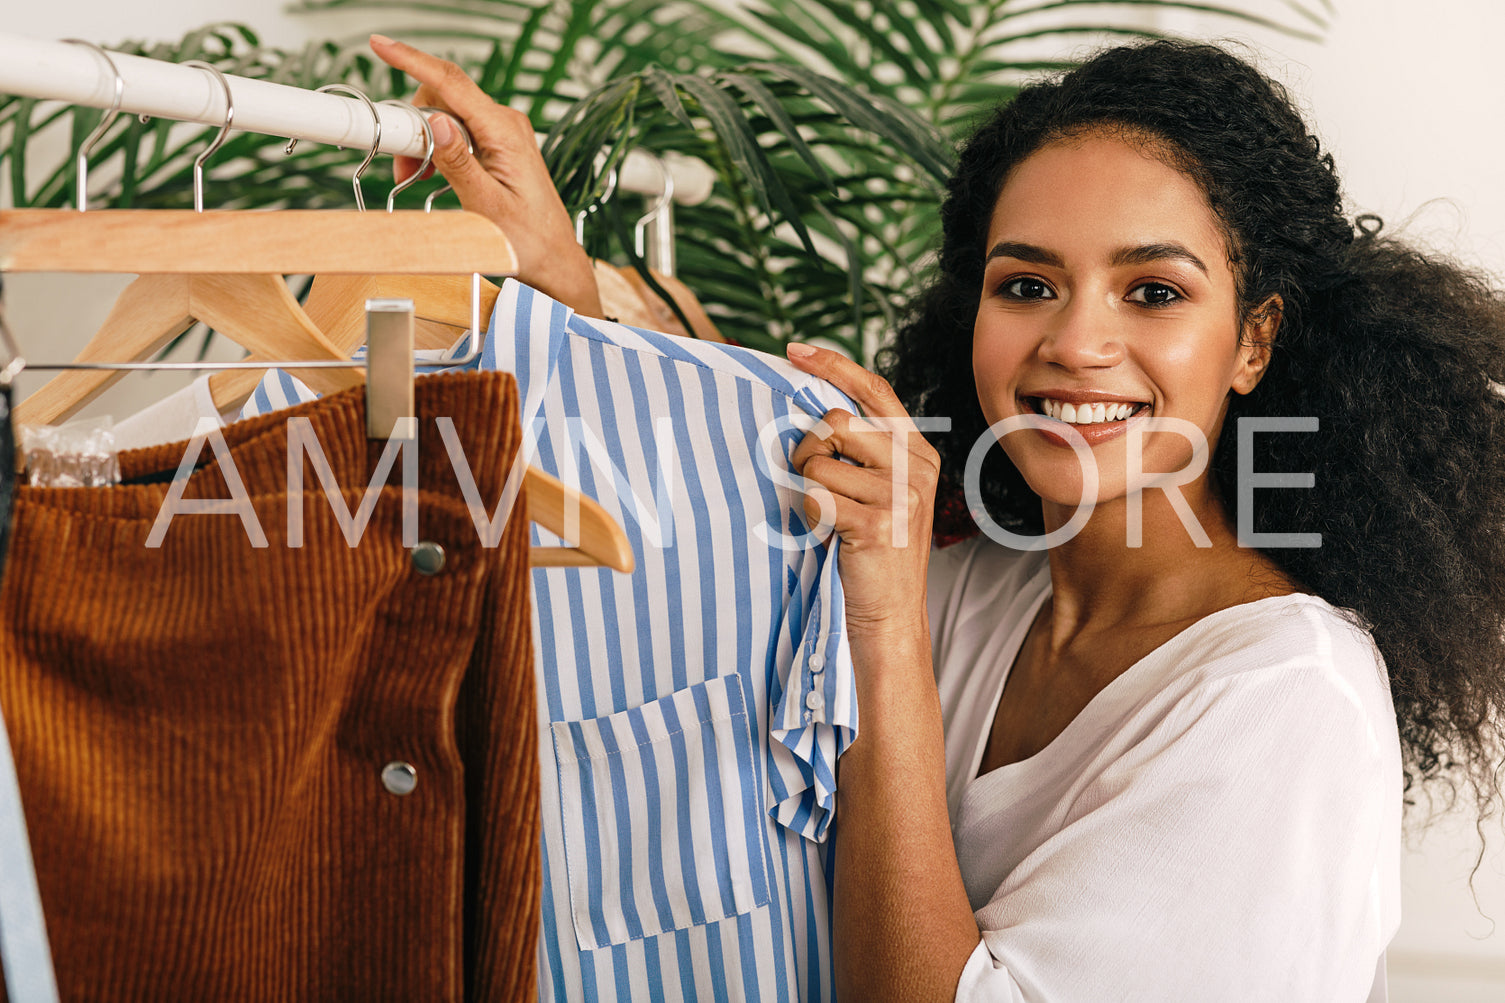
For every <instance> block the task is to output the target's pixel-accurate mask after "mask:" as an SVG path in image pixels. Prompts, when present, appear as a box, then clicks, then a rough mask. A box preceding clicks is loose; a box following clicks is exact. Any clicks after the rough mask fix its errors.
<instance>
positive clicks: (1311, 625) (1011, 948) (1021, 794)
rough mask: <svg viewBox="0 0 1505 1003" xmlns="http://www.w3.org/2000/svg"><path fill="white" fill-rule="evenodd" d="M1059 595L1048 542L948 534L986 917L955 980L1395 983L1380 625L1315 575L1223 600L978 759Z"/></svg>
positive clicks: (958, 771) (979, 889)
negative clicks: (1031, 742) (1028, 739)
mask: <svg viewBox="0 0 1505 1003" xmlns="http://www.w3.org/2000/svg"><path fill="white" fill-rule="evenodd" d="M1049 594H1050V568H1049V563H1048V561H1047V560H1046V557H1045V555H1044V554H1043V553H1034V554H1025V553H1020V552H1018V551H1012V550H1008V549H1006V548H1004V547H1001V546H999V545H997V544H995V543H992V542H991V541H989V540H986V539H983V538H979V539H976V540H973V541H970V542H968V543H964V544H959V545H956V546H953V547H950V548H947V549H945V550H939V551H935V552H934V553H932V555H931V568H930V626H931V633H932V636H933V637H934V639H935V651H934V655H935V671H936V681H937V684H938V686H939V689H940V697H941V708H942V712H943V714H944V717H945V726H946V783H947V796H948V798H947V799H948V803H949V805H950V811H951V828H952V834H953V837H954V839H955V844H956V852H957V857H958V859H959V861H960V863H961V870H962V877H963V880H964V881H965V883H966V888H967V894H968V896H969V897H970V899H971V904H972V908H973V910H974V911H975V914H976V917H977V923H978V926H979V927H980V928H981V930H982V931H983V942H982V943H981V944H980V945H979V946H978V948H977V950H976V951H975V952H974V953H973V954H972V957H971V958H970V959H969V960H968V962H967V966H966V969H965V970H964V971H963V973H962V976H961V980H960V983H959V985H958V986H957V993H956V998H957V1000H958V1001H967V1003H971V1001H983V1000H987V1001H1005V1000H1007V1001H1030V1003H1067V1001H1081V1003H1108V1001H1114V1000H1144V1001H1154V1003H1172V1001H1183V1000H1184V1001H1187V1003H1225V1001H1245V1000H1270V1001H1279V1003H1302V1001H1311V1003H1342V1001H1354V1003H1362V1001H1365V1000H1366V999H1367V1000H1368V1001H1370V1003H1380V1001H1383V1000H1384V999H1385V964H1384V961H1385V958H1384V951H1385V946H1386V944H1388V943H1389V941H1390V939H1391V937H1393V936H1394V934H1395V931H1396V928H1397V927H1398V926H1399V923H1400V837H1401V797H1402V768H1401V752H1400V740H1399V736H1398V733H1397V728H1396V721H1395V710H1394V707H1393V705H1392V703H1391V699H1390V689H1389V683H1388V678H1387V675H1386V672H1385V665H1384V662H1383V660H1382V659H1381V657H1380V654H1379V652H1378V650H1377V649H1376V648H1375V646H1374V643H1373V641H1372V640H1371V638H1370V636H1369V635H1368V633H1366V632H1365V631H1363V630H1361V629H1359V628H1358V627H1356V626H1354V625H1353V624H1352V623H1351V622H1350V620H1349V619H1348V618H1347V617H1346V616H1345V615H1344V614H1342V613H1340V612H1339V611H1338V610H1336V609H1334V608H1333V607H1332V606H1330V605H1328V604H1327V603H1326V602H1324V601H1323V600H1321V599H1319V598H1317V597H1315V596H1310V595H1300V594H1297V595H1290V596H1280V597H1275V598H1269V599H1262V600H1259V601H1257V602H1252V603H1247V604H1245V605H1241V606H1235V607H1232V608H1230V609H1225V610H1222V611H1220V612H1217V613H1214V614H1212V615H1211V616H1208V617H1205V618H1204V619H1202V620H1200V621H1198V622H1197V623H1195V624H1193V625H1192V626H1191V627H1188V628H1187V629H1186V630H1184V631H1182V632H1181V633H1180V634H1177V635H1176V636H1175V637H1174V638H1172V639H1171V640H1169V641H1167V642H1166V643H1165V644H1162V645H1161V646H1160V647H1159V648H1156V649H1155V650H1154V651H1152V652H1150V654H1148V655H1146V656H1145V657H1144V658H1142V659H1140V660H1139V661H1138V662H1136V663H1134V664H1133V665H1132V666H1130V667H1129V668H1128V669H1127V670H1126V671H1124V672H1123V673H1122V674H1121V675H1120V676H1118V678H1116V679H1114V680H1113V681H1112V682H1111V683H1109V684H1108V685H1107V686H1106V687H1105V688H1104V689H1103V690H1102V691H1101V692H1100V693H1098V695H1097V696H1096V697H1094V698H1093V699H1092V701H1091V702H1090V703H1089V704H1088V705H1087V706H1086V708H1085V709H1083V710H1082V712H1081V713H1080V714H1078V715H1077V717H1076V718H1075V719H1074V720H1073V721H1072V722H1071V723H1070V724H1069V725H1068V726H1067V727H1066V729H1065V730H1064V731H1063V732H1062V733H1061V734H1060V735H1058V736H1057V737H1056V739H1055V740H1054V741H1052V742H1051V743H1050V744H1049V745H1048V746H1046V748H1044V749H1043V750H1041V751H1040V752H1039V753H1037V754H1035V755H1033V756H1031V757H1029V758H1028V759H1024V760H1021V761H1020V762H1017V763H1012V764H1010V765H1007V766H1004V767H1002V768H1001V769H997V770H993V771H992V772H990V773H988V774H986V775H984V776H981V777H979V776H977V768H978V765H979V764H980V763H981V761H982V756H983V751H984V748H985V746H986V745H987V741H988V737H989V732H990V730H991V728H992V723H993V717H994V714H995V713H996V711H997V708H998V701H999V697H1000V696H1001V695H1002V693H1003V685H1004V681H1005V679H1006V678H1007V676H1008V672H1009V669H1010V667H1011V666H1012V664H1013V661H1014V657H1015V655H1016V654H1017V653H1018V651H1019V648H1020V645H1021V644H1022V643H1023V640H1024V636H1025V634H1026V632H1027V631H1028V629H1029V626H1030V623H1031V622H1032V620H1033V619H1034V616H1035V613H1036V612H1037V611H1038V610H1039V608H1040V605H1041V603H1042V602H1044V600H1045V598H1046V596H1048V595H1049Z"/></svg>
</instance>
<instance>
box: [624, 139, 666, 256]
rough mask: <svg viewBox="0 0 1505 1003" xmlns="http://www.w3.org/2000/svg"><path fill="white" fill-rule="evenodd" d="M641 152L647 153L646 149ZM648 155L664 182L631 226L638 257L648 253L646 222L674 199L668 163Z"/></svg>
mask: <svg viewBox="0 0 1505 1003" xmlns="http://www.w3.org/2000/svg"><path fill="white" fill-rule="evenodd" d="M643 152H644V153H648V151H646V150H644V151H643ZM648 156H649V158H651V159H652V160H653V166H654V167H657V168H658V173H659V175H660V176H661V177H662V178H663V181H664V183H663V185H662V190H661V191H660V192H659V193H658V196H657V197H656V198H655V199H654V200H653V206H652V208H650V209H649V210H648V211H647V212H645V213H644V214H643V215H642V218H640V219H639V220H638V221H637V223H636V224H634V225H633V228H632V246H633V248H634V249H635V250H636V251H637V255H638V257H640V258H646V257H647V254H648V224H649V223H652V222H653V221H654V220H656V219H658V218H659V217H660V216H662V215H664V210H665V208H666V207H667V206H668V205H669V203H671V202H673V201H674V175H673V174H670V173H669V165H668V164H666V163H665V162H664V158H663V157H660V156H659V155H658V154H656V153H648Z"/></svg>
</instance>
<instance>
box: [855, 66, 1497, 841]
mask: <svg viewBox="0 0 1505 1003" xmlns="http://www.w3.org/2000/svg"><path fill="white" fill-rule="evenodd" d="M1103 130H1107V131H1108V132H1109V133H1110V134H1112V135H1116V136H1120V137H1122V138H1124V139H1126V140H1127V141H1130V142H1133V143H1136V144H1138V145H1139V146H1140V147H1141V148H1142V149H1144V150H1145V152H1146V153H1149V154H1150V155H1154V156H1158V157H1161V158H1162V159H1163V160H1164V161H1165V162H1167V163H1169V164H1170V165H1171V166H1174V167H1175V168H1177V169H1178V170H1181V171H1182V172H1183V173H1185V174H1186V175H1187V176H1189V177H1191V178H1192V179H1193V180H1195V181H1196V182H1197V183H1198V185H1199V186H1200V187H1201V189H1202V191H1203V192H1204V193H1205V195H1206V197H1207V200H1208V203H1209V205H1210V206H1211V208H1212V210H1213V213H1214V216H1215V219H1216V220H1217V221H1218V223H1219V225H1220V227H1221V229H1222V232H1223V235H1224V239H1225V242H1226V245H1227V249H1228V256H1229V261H1230V264H1231V266H1232V268H1233V272H1234V276H1235V283H1236V291H1237V297H1238V311H1239V316H1238V320H1239V322H1240V329H1241V330H1242V329H1243V322H1245V321H1247V320H1248V319H1249V318H1250V317H1251V316H1253V315H1254V314H1255V312H1256V311H1258V310H1260V309H1261V308H1263V307H1264V305H1265V304H1267V303H1268V302H1269V301H1270V297H1272V296H1275V295H1278V296H1279V297H1280V301H1281V304H1282V305H1281V308H1280V313H1281V317H1280V322H1279V327H1278V333H1277V335H1276V338H1275V344H1274V351H1273V354H1272V357H1271V361H1270V364H1269V367H1268V370H1267V372H1266V374H1265V377H1264V378H1263V380H1261V381H1260V383H1259V384H1258V386H1257V388H1256V389H1255V390H1254V392H1252V393H1250V394H1248V395H1247V396H1238V395H1231V400H1230V403H1229V408H1228V413H1227V417H1226V419H1225V421H1224V424H1223V429H1222V433H1221V435H1220V438H1219V441H1218V442H1217V444H1216V446H1215V449H1214V453H1213V461H1212V463H1213V467H1212V476H1213V482H1214V486H1215V488H1216V489H1217V490H1218V492H1219V494H1220V496H1221V497H1222V498H1223V499H1235V498H1237V492H1236V477H1237V460H1238V450H1237V435H1238V431H1237V428H1238V418H1239V417H1241V416H1316V417H1317V418H1318V420H1319V422H1320V430H1321V431H1320V434H1280V435H1274V434H1271V435H1260V436H1256V437H1255V440H1254V441H1255V443H1256V449H1257V452H1256V455H1255V456H1254V469H1255V470H1260V471H1296V472H1300V471H1309V472H1314V473H1315V477H1316V485H1315V487H1314V488H1312V489H1310V490H1265V491H1259V492H1256V499H1257V508H1256V512H1255V517H1254V518H1255V522H1256V526H1255V528H1256V530H1257V531H1261V532H1302V533H1311V532H1320V533H1321V535H1322V540H1321V546H1320V547H1319V548H1315V549H1285V548H1282V549H1270V550H1267V551H1265V553H1267V555H1268V556H1269V557H1270V558H1271V559H1272V560H1273V561H1275V563H1276V564H1278V565H1279V566H1280V567H1281V568H1282V569H1283V570H1284V571H1285V573H1286V574H1287V575H1288V576H1289V577H1290V578H1291V579H1292V580H1294V581H1296V582H1298V583H1300V585H1301V587H1302V588H1303V589H1305V590H1307V591H1310V592H1312V593H1314V594H1316V595H1319V596H1321V597H1322V598H1324V599H1326V600H1327V601H1328V602H1329V603H1331V604H1333V605H1334V606H1336V607H1339V608H1342V609H1346V610H1349V611H1351V613H1352V614H1353V615H1355V616H1356V617H1357V618H1358V620H1359V621H1360V622H1361V623H1362V624H1363V625H1364V626H1365V627H1367V628H1368V629H1369V631H1370V632H1371V634H1372V635H1373V637H1374V639H1375V642H1376V643H1377V645H1378V647H1379V649H1380V651H1381V653H1382V654H1383V655H1384V658H1385V662H1386V665H1387V667H1388V669H1389V675H1390V685H1391V690H1392V693H1393V697H1394V703H1395V710H1396V715H1397V718H1398V722H1399V726H1400V735H1401V741H1402V746H1403V750H1404V754H1405V763H1406V777H1405V784H1406V790H1407V792H1408V794H1414V793H1415V791H1414V790H1413V788H1414V787H1415V785H1417V784H1419V783H1423V782H1425V781H1430V780H1432V779H1437V778H1444V777H1446V778H1448V779H1449V780H1452V781H1456V780H1462V781H1464V782H1465V783H1466V784H1468V785H1469V786H1470V787H1471V788H1472V791H1473V794H1474V795H1475V799H1476V801H1477V804H1478V808H1479V812H1480V817H1481V818H1482V817H1484V816H1486V815H1488V814H1489V813H1490V812H1491V810H1492V809H1493V808H1494V806H1495V805H1496V798H1497V795H1498V790H1499V786H1498V782H1497V780H1496V778H1495V775H1494V769H1495V766H1496V764H1497V763H1498V757H1499V754H1500V751H1501V741H1500V739H1501V731H1502V727H1501V715H1500V710H1501V707H1502V703H1505V574H1502V572H1505V397H1502V396H1501V389H1502V388H1501V386H1500V384H1501V383H1505V297H1502V294H1501V292H1500V291H1499V289H1498V288H1497V287H1495V286H1494V285H1493V284H1492V283H1491V282H1490V281H1489V280H1488V279H1487V278H1486V277H1484V276H1482V275H1480V274H1476V273H1473V272H1470V271H1468V270H1466V269H1464V268H1462V267H1460V266H1458V265H1456V264H1454V263H1452V262H1449V261H1446V260H1442V259H1440V258H1438V257H1435V256H1428V255H1426V254H1423V253H1420V252H1418V251H1417V250H1414V249H1412V248H1410V247H1407V246H1406V245H1405V244H1403V243H1401V242H1399V241H1397V240H1395V239H1393V238H1392V237H1390V236H1389V235H1385V236H1381V235H1379V233H1378V229H1379V227H1378V225H1377V224H1378V220H1377V219H1375V218H1373V217H1360V219H1359V220H1358V225H1357V226H1356V224H1355V223H1353V222H1350V221H1349V220H1348V219H1347V218H1346V217H1345V215H1344V211H1343V200H1342V195H1341V192H1340V189H1339V184H1338V179H1337V177H1336V174H1335V172H1334V167H1333V159H1332V156H1331V155H1330V154H1327V153H1324V152H1323V151H1322V149H1321V147H1320V145H1319V143H1318V141H1317V139H1316V137H1315V136H1313V135H1312V133H1311V132H1310V131H1309V130H1308V128H1307V127H1306V124H1305V123H1304V122H1303V121H1302V118H1301V116H1300V114H1299V113H1298V112H1297V111H1296V110H1295V109H1294V107H1293V106H1292V103H1291V100H1290V97H1289V96H1288V95H1287V93H1286V92H1285V90H1284V88H1282V87H1281V86H1280V85H1279V84H1277V83H1275V82H1274V81H1272V80H1270V79H1269V78H1268V77H1266V76H1265V75H1264V74H1262V73H1261V72H1260V71H1259V70H1257V69H1256V68H1255V67H1253V66H1252V65H1250V64H1249V63H1248V62H1246V61H1244V60H1242V59H1240V58H1238V57H1237V56H1235V55H1233V54H1231V53H1229V52H1227V51H1225V50H1223V49H1221V48H1218V47H1216V46H1212V45H1207V44H1199V43H1192V42H1186V41H1163V40H1162V41H1155V42H1152V43H1141V44H1134V45H1126V46H1120V47H1116V48H1112V49H1108V50H1105V51H1103V52H1101V53H1099V54H1097V55H1096V56H1094V57H1093V58H1092V59H1090V60H1089V61H1087V62H1086V63H1084V64H1083V65H1081V66H1080V67H1078V68H1076V69H1074V70H1072V71H1071V72H1069V73H1066V74H1065V75H1062V76H1059V77H1057V78H1054V79H1051V80H1048V81H1045V82H1041V83H1038V84H1033V85H1030V86H1028V87H1025V88H1024V89H1022V90H1021V91H1020V92H1019V93H1018V95H1017V96H1016V97H1015V98H1014V99H1013V101H1012V102H1010V103H1008V104H1007V105H1004V106H1003V107H1001V108H999V109H997V110H996V111H994V112H993V113H992V114H991V116H990V117H989V118H987V120H986V121H985V122H984V123H983V124H982V125H981V127H980V128H979V129H977V131H976V132H975V134H974V135H973V136H972V137H971V139H970V140H968V141H967V142H966V143H965V144H964V145H963V147H962V149H961V152H960V157H959V162H958V164H957V167H956V170H955V173H954V175H953V176H952V178H951V180H950V183H949V185H948V190H947V196H946V199H945V202H944V205H943V208H942V227H943V230H942V246H941V249H940V255H939V259H938V262H937V267H936V270H935V274H934V276H933V278H932V280H931V281H930V283H929V284H928V286H927V287H926V288H925V289H924V290H923V291H922V292H921V293H920V295H919V296H918V297H917V299H916V302H915V304H914V306H913V309H912V311H911V313H910V315H909V317H908V319H907V320H906V321H905V323H904V324H903V325H902V326H901V327H900V328H899V330H898V331H897V333H896V337H895V340H894V342H893V343H892V345H891V346H890V347H889V348H888V349H886V350H885V351H884V352H883V353H881V354H880V357H879V369H880V371H881V372H882V374H883V375H884V376H885V377H887V378H888V380H889V382H890V383H891V384H892V385H893V387H894V389H895V390H896V392H897V393H898V394H899V396H900V398H901V399H902V400H903V401H904V402H905V404H906V405H907V406H908V407H909V409H910V412H911V413H912V414H915V415H938V416H949V417H951V419H952V421H953V425H952V431H951V432H950V433H948V434H937V435H932V436H931V437H930V438H931V441H932V443H933V445H934V446H935V448H936V449H937V450H938V451H939V453H940V455H941V461H942V489H941V497H940V498H938V504H937V512H938V513H944V512H948V511H950V512H955V511H956V510H957V508H958V498H959V496H960V495H961V485H962V484H963V471H964V469H965V464H966V459H967V454H968V452H969V450H970V448H971V446H972V444H973V443H974V442H976V441H977V440H978V439H979V437H981V436H982V435H983V434H984V433H985V431H986V429H987V426H988V422H987V420H986V419H985V418H984V417H983V414H982V408H981V405H980V403H979V401H978V396H977V391H976V387H975V384H974V382H973V374H972V363H971V352H972V330H973V325H974V322H975V320H976V317H977V310H978V303H979V299H980V294H981V290H982V277H983V265H984V255H985V251H986V248H985V246H984V244H985V241H986V238H987V233H988V226H989V223H990V221H991V217H992V213H993V207H994V206H995V205H996V203H997V200H998V197H999V194H1000V192H1001V190H1002V187H1003V184H1004V181H1005V180H1006V178H1007V177H1008V176H1009V173H1010V172H1011V171H1012V170H1013V169H1014V167H1016V166H1017V165H1018V164H1019V163H1020V162H1022V161H1023V160H1024V159H1025V158H1026V157H1028V156H1029V155H1030V154H1031V153H1033V152H1034V151H1036V150H1038V149H1039V148H1040V147H1041V146H1043V145H1045V144H1048V143H1050V142H1052V141H1055V140H1059V139H1063V138H1067V137H1071V136H1076V135H1080V134H1084V133H1093V132H1100V131H1103ZM982 489H983V496H984V498H985V500H986V502H987V505H988V510H989V515H991V516H992V518H994V519H995V520H996V521H997V522H998V523H1000V524H1001V525H1003V526H1005V527H1007V528H1010V529H1012V530H1014V531H1015V532H1025V533H1040V532H1042V531H1043V529H1042V526H1041V522H1042V514H1041V506H1040V502H1039V498H1038V497H1037V496H1036V495H1035V494H1034V492H1033V491H1031V490H1030V488H1029V486H1028V485H1027V484H1026V483H1025V481H1024V479H1023V477H1022V476H1021V475H1020V474H1019V472H1018V471H1017V470H1016V469H1015V468H1014V467H1013V465H1012V464H1011V463H1010V462H1009V460H1008V458H1007V456H1006V455H1005V454H1004V452H1003V451H1002V450H998V449H995V450H992V451H991V452H990V454H989V460H988V463H987V464H985V465H984V468H983V478H982ZM939 519H940V517H939V516H938V525H937V530H938V533H939V531H941V530H942V529H943V528H944V527H942V526H941V525H940V523H939ZM1454 789H1456V787H1455V788H1454ZM1408 800H1412V798H1410V797H1408Z"/></svg>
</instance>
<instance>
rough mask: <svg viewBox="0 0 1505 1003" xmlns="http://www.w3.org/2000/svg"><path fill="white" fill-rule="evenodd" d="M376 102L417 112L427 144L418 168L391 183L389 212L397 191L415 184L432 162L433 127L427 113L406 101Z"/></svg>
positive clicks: (388, 198) (405, 189) (395, 199)
mask: <svg viewBox="0 0 1505 1003" xmlns="http://www.w3.org/2000/svg"><path fill="white" fill-rule="evenodd" d="M377 103H378V104H390V105H395V106H396V107H398V108H407V109H409V110H410V111H413V112H417V114H418V121H419V122H420V123H422V124H423V138H424V141H425V142H426V143H427V144H428V146H427V148H426V149H425V152H424V154H423V163H421V164H419V165H418V169H417V170H416V171H414V172H413V173H412V174H409V175H408V176H407V177H405V178H403V179H402V180H401V181H399V182H397V184H395V185H393V186H392V191H391V192H390V193H389V194H388V195H387V212H391V211H392V210H393V209H394V208H396V205H397V195H398V193H399V192H405V191H407V190H408V189H409V188H411V187H413V186H414V185H415V184H417V183H418V179H419V178H421V177H423V172H424V171H426V170H428V169H429V165H430V164H432V163H433V162H434V127H433V126H432V125H430V124H429V120H428V116H427V115H425V114H424V113H423V112H421V111H419V110H418V109H417V108H415V107H413V105H412V104H410V103H409V102H407V101H399V100H397V99H396V98H388V99H387V100H385V101H378V102H377Z"/></svg>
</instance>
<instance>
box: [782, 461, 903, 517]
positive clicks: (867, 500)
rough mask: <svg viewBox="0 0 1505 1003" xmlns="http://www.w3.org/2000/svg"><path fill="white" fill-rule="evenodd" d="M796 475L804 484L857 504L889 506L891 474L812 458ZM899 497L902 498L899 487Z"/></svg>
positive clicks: (891, 488) (892, 485) (891, 485)
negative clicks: (803, 480) (817, 486)
mask: <svg viewBox="0 0 1505 1003" xmlns="http://www.w3.org/2000/svg"><path fill="white" fill-rule="evenodd" d="M799 471H800V475H801V476H802V477H804V478H805V479H806V480H809V481H813V482H814V483H816V484H819V485H820V486H821V487H823V488H826V489H827V490H828V491H831V492H832V493H834V494H838V495H842V496H843V497H846V498H850V499H852V500H853V501H855V502H859V503H860V504H863V505H879V506H884V507H892V505H893V502H894V494H895V489H894V479H893V477H892V476H890V475H891V473H892V472H891V471H885V470H869V469H868V468H866V467H857V466H853V465H852V464H850V463H845V462H843V461H841V460H838V459H835V458H834V457H830V456H813V457H811V458H810V461H809V462H808V463H806V464H805V465H804V466H803V467H801V468H799ZM899 495H900V497H901V498H902V497H904V488H903V487H902V486H901V487H900V488H899Z"/></svg>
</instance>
